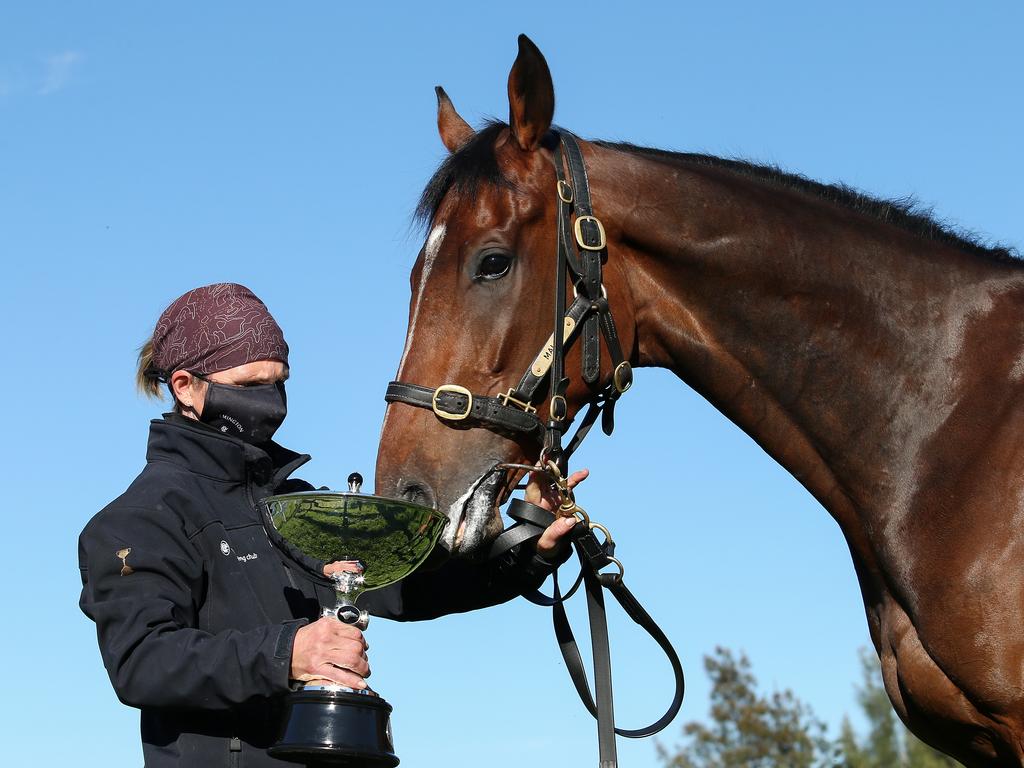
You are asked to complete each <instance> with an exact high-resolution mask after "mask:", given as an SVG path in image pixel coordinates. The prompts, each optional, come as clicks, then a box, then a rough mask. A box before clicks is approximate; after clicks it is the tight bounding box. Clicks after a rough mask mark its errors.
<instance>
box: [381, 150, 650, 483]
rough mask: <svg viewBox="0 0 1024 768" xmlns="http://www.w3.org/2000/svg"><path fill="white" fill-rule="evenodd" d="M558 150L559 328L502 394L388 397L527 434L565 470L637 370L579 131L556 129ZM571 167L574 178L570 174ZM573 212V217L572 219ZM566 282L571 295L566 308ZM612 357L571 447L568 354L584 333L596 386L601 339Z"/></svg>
mask: <svg viewBox="0 0 1024 768" xmlns="http://www.w3.org/2000/svg"><path fill="white" fill-rule="evenodd" d="M558 137H559V143H558V145H557V146H556V147H555V150H554V153H553V155H554V164H555V174H556V175H557V177H558V183H557V189H556V192H557V195H558V247H557V253H556V264H557V266H556V280H555V302H554V303H555V313H554V330H553V331H552V333H551V335H550V336H549V337H548V340H547V342H546V343H545V344H544V346H543V347H541V350H540V352H538V353H537V356H536V357H535V358H534V359H533V362H532V363H531V364H530V367H529V368H528V369H527V370H526V373H524V374H523V376H522V378H520V379H519V383H518V384H516V385H515V386H514V387H511V388H510V389H509V390H508V391H507V392H505V393H504V394H501V395H498V396H497V397H491V396H489V395H479V394H473V393H472V392H470V391H469V390H468V389H467V388H466V387H463V386H460V385H458V384H442V385H441V386H439V387H436V388H434V389H431V388H430V387H424V386H420V385H419V384H410V383H408V382H402V381H392V382H391V383H390V384H389V385H388V388H387V392H386V393H385V395H384V399H385V400H386V401H387V402H388V403H405V404H407V405H413V406H416V407H418V408H429V409H430V410H432V411H433V412H434V414H435V415H436V416H437V417H438V418H439V419H442V420H444V421H447V422H450V423H451V424H452V425H453V426H462V424H463V423H465V425H466V426H470V425H473V426H480V427H484V428H487V429H490V430H492V431H494V432H497V433H499V434H505V435H517V434H526V435H529V436H531V437H533V438H534V439H535V440H537V442H538V443H540V444H541V445H542V451H541V463H542V464H543V463H546V462H547V461H548V460H552V461H555V462H556V463H557V464H558V465H559V466H561V467H562V468H563V469H564V467H565V465H566V463H567V462H568V460H569V456H571V455H572V453H573V452H574V451H575V450H576V449H577V448H578V447H579V445H580V443H581V442H582V441H583V438H585V437H586V435H587V433H588V432H589V431H590V427H591V426H593V424H594V422H595V421H596V420H597V417H598V415H601V417H602V418H601V428H602V429H603V430H604V433H605V434H607V435H610V434H611V433H612V429H613V428H614V426H615V417H614V413H615V403H616V401H617V400H618V399H619V397H621V396H622V394H623V393H624V392H625V391H626V390H627V389H629V388H630V386H632V384H633V368H632V366H631V365H630V364H629V362H628V361H627V360H626V359H625V357H624V356H623V354H622V345H621V343H620V342H619V335H618V332H617V331H616V329H615V321H614V320H613V319H612V313H611V310H610V309H609V306H608V295H607V291H606V290H605V287H604V282H603V278H602V270H601V267H602V264H603V263H604V262H605V261H606V260H607V258H608V240H607V237H606V236H605V231H604V226H603V225H602V224H601V221H600V219H598V218H597V217H596V216H594V211H593V208H592V206H591V201H590V181H589V179H588V178H587V169H586V166H585V165H584V163H583V153H582V152H581V151H580V146H579V142H578V141H577V140H576V137H575V136H573V135H572V134H571V133H569V132H568V131H560V132H559V133H558ZM565 166H568V171H569V178H568V179H567V178H566V172H565ZM574 217H575V218H574ZM568 281H571V283H572V287H573V300H572V303H571V304H569V306H568V308H566V292H567V287H568ZM602 336H603V337H604V340H605V345H606V346H607V348H608V354H609V357H610V358H611V361H612V375H611V378H610V379H609V381H608V382H607V383H606V384H605V385H604V386H603V387H601V388H600V389H598V390H596V391H593V392H592V395H591V397H590V398H589V400H588V406H589V407H588V409H587V413H586V415H585V416H584V418H583V420H582V421H581V422H580V425H579V427H578V428H577V430H576V433H575V434H574V435H573V438H572V440H571V441H570V443H569V445H568V446H567V447H565V448H564V449H563V447H562V438H563V436H564V434H565V432H566V430H567V429H568V427H569V423H570V419H569V418H568V406H567V403H566V399H565V394H566V391H567V390H568V388H569V379H568V378H566V377H565V353H566V351H567V350H568V349H569V348H570V347H571V346H572V345H573V343H574V342H575V341H576V339H577V338H582V342H581V344H582V348H583V352H582V356H583V365H582V367H583V370H582V374H581V375H582V378H583V380H584V381H585V382H586V383H587V384H589V385H590V386H591V388H593V387H594V386H595V385H596V384H597V382H598V380H599V378H600V375H601V337H602ZM547 381H550V393H551V399H550V403H549V407H548V418H547V421H546V422H545V421H544V420H542V419H541V417H540V416H539V415H538V413H537V405H536V403H538V402H539V399H538V398H541V399H542V398H543V393H542V391H541V390H542V385H543V384H544V383H545V382H547Z"/></svg>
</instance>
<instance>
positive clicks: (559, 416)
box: [548, 395, 569, 421]
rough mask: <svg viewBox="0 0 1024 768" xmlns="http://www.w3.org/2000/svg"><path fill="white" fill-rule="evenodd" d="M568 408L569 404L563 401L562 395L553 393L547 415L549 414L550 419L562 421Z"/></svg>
mask: <svg viewBox="0 0 1024 768" xmlns="http://www.w3.org/2000/svg"><path fill="white" fill-rule="evenodd" d="M568 410H569V405H568V403H566V402H565V398H564V397H562V396H561V395H555V396H554V397H552V398H551V403H550V405H549V412H548V415H549V416H551V420H552V421H562V420H563V419H565V416H566V414H567V413H568Z"/></svg>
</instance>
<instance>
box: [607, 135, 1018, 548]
mask: <svg viewBox="0 0 1024 768" xmlns="http://www.w3.org/2000/svg"><path fill="white" fill-rule="evenodd" d="M595 153H596V157H595V159H594V161H593V162H592V165H593V166H594V172H593V173H592V179H593V181H594V187H595V200H596V201H597V202H598V203H602V202H604V201H606V200H607V201H608V204H606V205H603V206H602V208H603V211H602V212H601V215H603V216H605V217H606V219H607V220H608V221H610V222H611V223H612V229H613V231H614V233H615V239H616V240H617V248H619V249H620V252H621V254H622V262H621V263H620V266H621V267H622V269H621V270H619V277H620V279H622V280H623V281H625V283H626V284H627V288H626V290H627V293H628V296H629V298H630V301H631V302H632V304H633V310H634V312H635V327H636V338H637V341H636V344H637V352H636V353H637V356H638V359H639V362H640V364H641V365H651V366H658V367H664V368H668V369H670V370H672V371H673V372H675V373H676V374H677V375H678V376H679V377H680V378H682V379H683V380H684V381H686V382H687V383H688V384H689V385H691V386H692V387H693V388H694V389H696V390H697V391H698V392H700V393H701V394H702V395H703V396H704V397H706V398H707V399H708V400H709V401H711V403H712V404H713V405H715V406H716V407H717V408H718V409H719V410H721V411H722V412H723V413H725V414H726V415H727V416H728V417H729V418H730V419H732V420H733V421H734V422H735V423H737V424H738V425H739V426H740V427H741V428H742V429H744V430H745V431H746V432H747V433H748V434H749V435H751V436H752V437H753V438H754V439H755V440H756V441H757V442H758V443H759V444H760V445H761V446H762V447H763V448H765V450H766V451H767V452H768V453H769V454H771V455H772V456H773V457H774V458H775V459H776V460H778V461H779V462H780V463H781V464H782V465H783V466H785V467H786V468H787V469H788V470H789V471H790V472H791V473H792V474H794V475H795V476H796V477H797V478H798V479H799V480H800V481H801V482H802V483H803V484H804V485H805V486H806V487H807V488H808V489H809V490H810V491H811V492H812V493H813V494H814V495H815V496H816V497H817V498H818V499H819V501H821V502H822V504H823V505H824V506H825V507H826V508H827V509H829V511H830V512H832V514H833V515H834V516H835V517H836V519H837V520H838V521H839V523H840V525H842V526H843V528H844V530H846V531H847V534H848V535H850V533H851V531H852V530H853V529H854V528H858V527H859V529H861V530H863V528H864V526H863V525H862V524H863V523H864V522H865V518H878V517H880V516H885V515H887V514H888V513H890V512H892V511H893V510H902V511H905V509H906V507H907V505H908V504H909V503H910V495H909V494H910V490H908V489H912V487H913V484H914V482H915V478H914V477H913V476H912V475H913V474H914V473H915V472H916V473H920V472H922V471H924V470H923V469H922V466H921V462H922V460H923V455H924V453H925V448H926V447H927V446H928V445H929V442H930V441H931V440H932V439H933V438H934V437H935V436H936V435H937V434H938V432H939V431H940V430H941V429H942V428H943V426H944V425H945V424H946V422H947V420H948V419H949V417H950V415H951V413H952V411H953V408H954V406H955V405H956V404H958V403H959V402H960V401H962V399H963V398H971V397H976V396H977V397H981V398H982V399H983V398H984V392H981V391H978V390H981V389H983V388H984V387H979V386H974V385H971V386H968V384H969V383H968V382H965V381H962V380H960V378H961V377H959V376H955V375H953V372H955V371H956V370H958V363H959V362H961V361H962V360H963V359H964V355H965V354H967V353H970V352H971V351H972V349H973V353H972V359H973V358H974V357H975V356H976V355H978V354H982V355H985V356H986V358H987V359H989V360H991V361H992V362H993V363H994V364H995V365H996V368H993V370H992V372H993V373H996V374H998V375H1003V373H1005V374H1006V375H1007V376H1008V377H1012V376H1016V380H1017V381H1019V380H1020V379H1021V378H1022V374H1024V370H1018V369H1021V368H1022V367H1024V364H1022V363H1021V362H1020V360H1019V356H1020V355H1021V353H1022V350H1021V348H1020V347H1021V341H1020V334H1019V333H1018V332H1016V331H1015V332H1014V333H1012V334H1007V335H1006V336H1007V341H1006V343H1000V342H998V341H996V340H994V339H993V338H992V337H993V335H994V334H992V333H991V331H992V329H993V328H994V327H997V326H998V325H999V323H1006V324H1008V323H1010V322H1012V323H1014V324H1016V323H1017V322H1018V321H1017V318H1018V317H1019V312H1020V310H1021V306H1020V305H1021V292H1022V291H1021V287H1020V286H1021V280H1020V273H1019V272H1018V271H1017V270H1016V268H1015V267H1013V266H1011V265H1008V264H997V263H996V262H994V261H991V260H986V259H984V258H982V257H979V256H977V255H973V254H967V253H965V252H963V251H962V250H960V249H959V248H956V247H954V246H951V245H949V244H938V243H935V242H931V241H926V240H924V239H923V238H921V237H919V236H917V235H914V234H912V233H910V232H908V231H906V230H904V229H901V228H899V227H896V226H894V225H889V224H885V223H883V222H882V221H880V220H878V219H877V218H875V217H872V216H869V215H867V214H862V213H858V212H856V211H854V210H852V209H851V208H849V207H847V206H845V205H842V204H839V203H834V202H830V201H827V200H825V199H820V198H818V197H817V196H815V195H813V194H811V193H807V192H797V191H792V190H787V189H784V188H782V187H781V186H778V185H775V184H773V183H771V182H767V181H763V180H759V179H752V178H747V177H744V176H742V175H740V174H737V173H735V172H734V171H729V170H726V169H723V168H717V167H707V168H705V167H700V166H697V165H695V164H691V165H687V164H686V163H685V162H678V163H669V162H666V161H664V160H651V159H648V158H643V157H637V156H634V155H631V154H627V153H623V152H619V151H613V150H608V149H597V150H595ZM602 188H606V189H609V192H604V193H603V191H602ZM611 190H614V191H611ZM605 195H607V196H605ZM615 258H616V257H615V256H613V257H612V260H611V261H612V262H614V261H615ZM1013 327H1016V325H1013ZM999 366H1002V367H1004V368H1005V369H1006V370H1005V372H1002V371H1000V370H998V368H999ZM974 384H977V382H974ZM981 384H982V385H983V384H984V382H981ZM858 521H860V523H861V525H859V526H858ZM868 527H869V528H870V527H871V526H870V525H869V526H868Z"/></svg>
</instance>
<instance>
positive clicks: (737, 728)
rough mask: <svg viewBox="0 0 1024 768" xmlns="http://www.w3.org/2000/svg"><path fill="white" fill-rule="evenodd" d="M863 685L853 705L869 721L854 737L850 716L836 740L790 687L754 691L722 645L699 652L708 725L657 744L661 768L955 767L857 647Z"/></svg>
mask: <svg viewBox="0 0 1024 768" xmlns="http://www.w3.org/2000/svg"><path fill="white" fill-rule="evenodd" d="M861 665H862V675H863V677H862V683H861V685H860V686H858V688H857V703H858V704H859V705H860V708H861V710H862V711H863V713H864V716H865V718H866V720H867V722H868V731H867V733H866V735H864V736H863V737H862V738H858V736H857V734H856V733H854V730H853V727H852V726H851V725H850V721H849V719H844V720H843V725H842V729H841V731H840V734H839V738H838V739H837V740H835V741H831V740H829V739H828V738H827V737H826V731H825V725H824V723H822V722H821V721H819V720H817V719H816V718H815V717H814V714H813V712H812V711H811V709H810V708H809V707H808V706H807V705H805V704H804V703H803V702H801V701H800V700H799V699H798V698H797V697H796V696H795V695H794V694H793V693H792V692H791V691H789V690H785V691H782V692H781V693H780V692H775V693H772V694H770V695H763V694H761V693H758V691H757V679H756V678H755V677H754V674H753V672H751V666H750V661H749V659H747V657H746V656H745V655H743V654H740V655H739V657H738V658H737V657H736V656H734V655H733V653H732V652H731V651H729V650H727V649H725V648H716V649H715V652H714V654H713V655H712V656H705V657H704V669H705V671H706V672H707V674H708V677H709V678H710V680H711V686H712V687H711V712H710V718H709V719H710V722H709V723H703V722H698V721H692V722H689V723H686V725H684V726H683V734H684V735H685V736H686V737H687V739H686V743H685V744H683V745H681V746H676V747H675V748H674V749H672V750H669V749H667V748H665V747H664V746H663V745H661V744H658V746H657V749H658V757H659V759H660V760H661V762H662V764H663V765H664V766H665V767H666V768H826V767H827V768H956V767H957V766H959V765H960V763H958V762H957V761H955V760H953V758H951V757H947V756H946V755H943V754H941V753H940V752H936V751H935V750H934V749H932V748H931V747H929V746H928V745H927V744H925V743H924V742H922V741H920V740H919V739H918V738H917V737H915V736H914V735H913V734H911V733H910V731H908V730H907V729H906V728H905V727H904V726H903V724H902V723H901V722H900V720H899V718H897V717H896V713H895V712H894V711H893V709H892V705H891V704H890V703H889V697H888V696H887V695H886V693H885V689H884V688H883V687H882V675H881V670H880V668H879V665H878V659H877V658H876V656H875V655H874V653H871V652H869V651H862V652H861Z"/></svg>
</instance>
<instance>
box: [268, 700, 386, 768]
mask: <svg viewBox="0 0 1024 768" xmlns="http://www.w3.org/2000/svg"><path fill="white" fill-rule="evenodd" d="M390 715H391V705H390V704H388V703H387V702H386V701H384V699H382V698H381V697H380V696H377V695H373V694H363V693H348V692H347V691H331V690H327V689H321V688H317V689H302V690H299V691H295V692H294V693H290V694H288V695H287V696H286V697H285V710H284V730H283V732H282V733H281V738H280V739H278V741H277V743H276V744H275V745H274V746H272V747H271V748H270V749H269V750H267V751H268V752H269V753H270V755H271V756H272V757H276V758H278V759H279V760H288V761H289V762H293V763H310V764H312V765H336V766H352V767H353V768H355V766H359V767H360V768H394V766H396V765H398V758H397V757H396V756H395V746H394V744H393V743H392V741H391V719H390Z"/></svg>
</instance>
